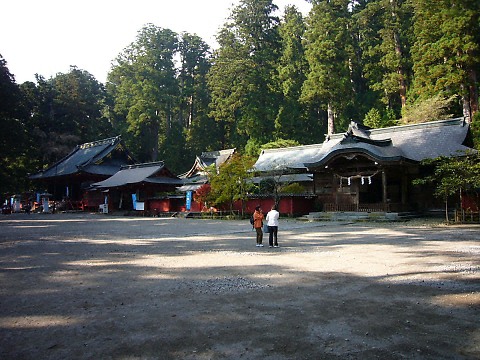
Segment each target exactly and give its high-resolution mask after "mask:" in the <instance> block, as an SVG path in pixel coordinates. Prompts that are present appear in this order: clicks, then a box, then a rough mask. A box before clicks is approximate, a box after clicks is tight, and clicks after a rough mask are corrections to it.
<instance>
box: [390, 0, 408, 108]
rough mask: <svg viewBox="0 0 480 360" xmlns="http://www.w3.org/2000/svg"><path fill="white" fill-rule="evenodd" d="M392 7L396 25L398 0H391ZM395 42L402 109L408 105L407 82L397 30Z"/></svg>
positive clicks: (394, 32)
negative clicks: (398, 63)
mask: <svg viewBox="0 0 480 360" xmlns="http://www.w3.org/2000/svg"><path fill="white" fill-rule="evenodd" d="M390 6H391V9H392V18H393V21H394V23H397V20H396V19H397V11H396V8H397V2H396V0H390ZM393 40H394V42H395V54H396V55H397V57H398V60H399V62H400V65H399V66H398V68H397V73H398V75H399V95H400V102H401V104H402V108H404V107H405V105H406V104H407V82H406V81H405V70H404V69H403V67H402V65H401V63H402V59H403V51H402V44H401V41H400V35H399V34H398V31H397V29H394V30H393Z"/></svg>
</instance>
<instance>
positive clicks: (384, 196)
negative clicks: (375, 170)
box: [382, 170, 387, 211]
mask: <svg viewBox="0 0 480 360" xmlns="http://www.w3.org/2000/svg"><path fill="white" fill-rule="evenodd" d="M382 202H383V206H384V208H385V211H387V174H386V173H385V170H382Z"/></svg>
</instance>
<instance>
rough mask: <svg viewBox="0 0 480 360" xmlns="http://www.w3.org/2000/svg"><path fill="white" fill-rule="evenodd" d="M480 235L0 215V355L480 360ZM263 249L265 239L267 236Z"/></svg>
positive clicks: (411, 227) (407, 227)
mask: <svg viewBox="0 0 480 360" xmlns="http://www.w3.org/2000/svg"><path fill="white" fill-rule="evenodd" d="M479 239H480V228H479V227H445V226H432V225H422V224H421V223H419V222H415V223H413V222H410V223H402V224H338V223H300V222H296V221H293V220H290V221H286V220H283V221H281V227H280V232H279V243H280V248H278V249H276V248H273V249H270V248H268V246H266V247H264V248H258V247H256V246H255V239H254V233H253V231H252V230H251V229H250V227H249V224H248V220H245V221H211V220H190V219H174V218H167V219H161V218H124V217H111V216H101V215H89V214H56V215H34V214H32V215H31V216H30V217H28V216H26V215H19V214H14V215H11V216H2V217H1V218H0V284H1V288H0V358H1V359H479V358H480V317H479V315H480V242H479ZM264 243H267V244H268V241H265V240H264Z"/></svg>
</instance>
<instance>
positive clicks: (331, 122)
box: [327, 103, 335, 135]
mask: <svg viewBox="0 0 480 360" xmlns="http://www.w3.org/2000/svg"><path fill="white" fill-rule="evenodd" d="M327 116H328V129H327V133H328V135H332V134H334V133H335V115H334V113H333V109H332V106H331V104H330V103H328V107H327Z"/></svg>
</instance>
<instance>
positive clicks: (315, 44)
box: [302, 0, 355, 134]
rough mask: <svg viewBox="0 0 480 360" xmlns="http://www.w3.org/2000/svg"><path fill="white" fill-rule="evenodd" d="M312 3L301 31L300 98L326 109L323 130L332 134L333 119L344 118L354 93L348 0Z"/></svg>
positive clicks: (327, 0) (324, 0) (323, 0)
mask: <svg viewBox="0 0 480 360" xmlns="http://www.w3.org/2000/svg"><path fill="white" fill-rule="evenodd" d="M312 3H313V8H312V11H311V12H310V16H309V18H308V21H307V23H308V28H307V31H306V33H305V38H306V45H305V54H306V57H307V60H308V64H309V67H310V69H309V72H308V74H307V80H306V81H305V83H304V85H303V92H302V99H303V101H305V102H308V103H311V104H316V105H317V106H319V107H320V108H322V109H323V110H326V111H327V131H328V134H333V133H334V132H335V119H341V120H344V121H348V119H346V118H345V109H346V108H347V106H348V105H349V101H350V100H351V99H353V97H354V91H353V90H354V89H353V82H352V75H353V69H352V63H353V61H354V57H355V53H354V45H353V41H352V36H351V33H350V31H351V29H352V24H351V12H350V11H349V6H350V5H351V4H350V1H349V0H314V1H312ZM319 121H321V119H319ZM320 126H321V123H320Z"/></svg>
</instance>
